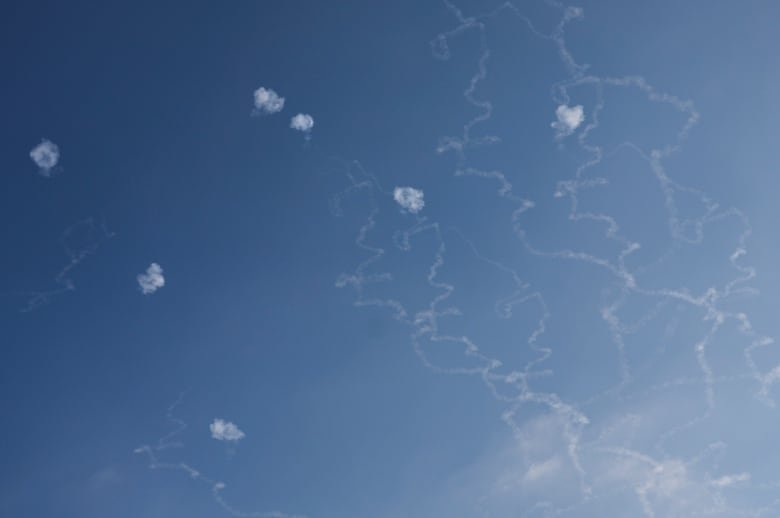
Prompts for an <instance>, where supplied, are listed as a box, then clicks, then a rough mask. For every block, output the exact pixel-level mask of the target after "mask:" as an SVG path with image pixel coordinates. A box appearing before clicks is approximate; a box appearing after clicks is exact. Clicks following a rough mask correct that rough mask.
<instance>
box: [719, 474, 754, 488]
mask: <svg viewBox="0 0 780 518" xmlns="http://www.w3.org/2000/svg"><path fill="white" fill-rule="evenodd" d="M748 481H750V473H737V474H735V475H725V476H723V477H720V478H716V479H715V480H713V481H711V482H710V485H713V486H715V487H718V488H720V487H729V486H733V485H734V484H739V483H740V482H748Z"/></svg>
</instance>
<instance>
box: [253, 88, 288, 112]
mask: <svg viewBox="0 0 780 518" xmlns="http://www.w3.org/2000/svg"><path fill="white" fill-rule="evenodd" d="M282 108H284V97H281V96H280V95H279V94H277V93H276V92H274V91H273V90H271V89H270V88H263V87H262V86H261V87H260V88H258V89H257V90H255V109H256V110H257V111H258V112H259V113H266V114H272V113H278V112H280V111H282Z"/></svg>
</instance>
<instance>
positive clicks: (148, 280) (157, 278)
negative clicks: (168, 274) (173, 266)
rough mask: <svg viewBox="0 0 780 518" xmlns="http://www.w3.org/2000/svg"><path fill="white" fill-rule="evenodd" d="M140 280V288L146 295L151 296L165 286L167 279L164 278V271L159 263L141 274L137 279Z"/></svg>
mask: <svg viewBox="0 0 780 518" xmlns="http://www.w3.org/2000/svg"><path fill="white" fill-rule="evenodd" d="M136 279H137V280H138V286H139V287H140V288H141V291H142V292H143V294H144V295H150V294H152V293H154V292H155V291H157V290H158V289H160V288H162V287H163V286H165V277H163V269H162V267H161V266H160V265H159V264H157V263H152V264H150V265H149V268H147V269H146V272H144V273H139V274H138V276H137V277H136Z"/></svg>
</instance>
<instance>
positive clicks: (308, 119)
mask: <svg viewBox="0 0 780 518" xmlns="http://www.w3.org/2000/svg"><path fill="white" fill-rule="evenodd" d="M290 127H291V128H292V129H294V130H298V131H303V132H304V133H308V132H310V131H311V129H312V128H313V127H314V119H313V118H312V116H311V115H308V114H306V113H299V114H298V115H296V116H295V117H293V118H292V119H290Z"/></svg>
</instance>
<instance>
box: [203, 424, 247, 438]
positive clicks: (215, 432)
mask: <svg viewBox="0 0 780 518" xmlns="http://www.w3.org/2000/svg"><path fill="white" fill-rule="evenodd" d="M209 429H210V430H211V436H212V437H213V438H214V439H216V440H218V441H232V442H236V441H240V440H241V439H243V438H244V437H246V434H245V433H244V432H242V431H241V430H239V428H238V426H236V425H235V424H233V423H231V422H230V421H225V420H224V419H214V422H213V423H211V424H210V425H209Z"/></svg>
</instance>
